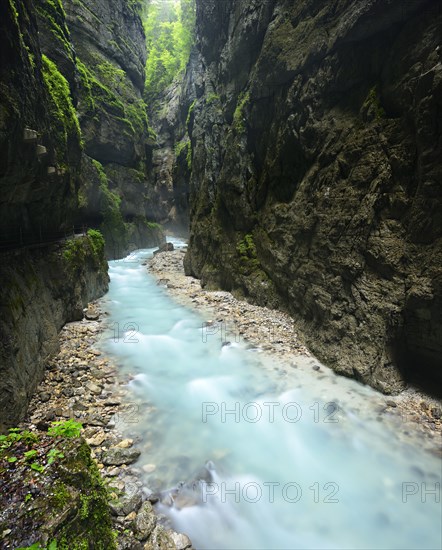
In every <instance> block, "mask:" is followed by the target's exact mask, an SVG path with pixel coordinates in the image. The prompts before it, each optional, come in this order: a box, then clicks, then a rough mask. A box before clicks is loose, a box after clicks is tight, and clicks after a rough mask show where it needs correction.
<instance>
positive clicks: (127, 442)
mask: <svg viewBox="0 0 442 550" xmlns="http://www.w3.org/2000/svg"><path fill="white" fill-rule="evenodd" d="M133 444H134V440H133V439H123V441H120V443H118V444H117V445H115V447H118V448H119V449H129V448H130V447H132V445H133Z"/></svg>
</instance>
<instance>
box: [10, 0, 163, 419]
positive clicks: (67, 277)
mask: <svg viewBox="0 0 442 550" xmlns="http://www.w3.org/2000/svg"><path fill="white" fill-rule="evenodd" d="M65 9H66V11H65ZM137 9H138V8H137V3H134V2H126V1H124V0H118V1H117V0H114V1H112V2H99V1H98V0H97V2H95V3H94V2H89V3H88V5H87V6H86V4H85V3H83V2H78V1H76V2H69V1H67V0H66V1H65V2H61V0H51V1H49V0H8V2H5V3H4V5H3V6H2V8H1V17H0V249H1V250H0V252H1V256H0V260H1V262H2V266H1V268H0V269H1V271H0V277H1V279H0V281H1V284H0V299H1V301H0V306H1V309H2V318H1V334H0V374H1V381H0V430H2V429H4V428H5V426H10V425H11V424H13V423H15V422H17V421H18V420H20V419H21V418H22V417H23V414H24V412H25V410H26V407H27V404H28V402H29V399H30V396H31V394H32V392H33V390H34V389H35V387H36V385H37V384H38V382H39V381H40V379H41V377H42V374H43V369H44V364H45V361H46V359H47V357H48V356H49V355H50V354H51V353H53V352H54V351H56V345H57V332H58V331H59V330H60V328H61V327H62V326H63V324H64V323H66V322H68V321H70V320H74V319H78V318H79V317H81V315H82V308H83V306H84V305H86V304H87V302H88V301H89V300H90V299H93V298H97V297H99V296H100V295H102V294H103V293H105V292H106V290H107V283H108V278H107V274H106V271H107V265H106V264H105V262H104V256H103V257H101V256H102V253H103V252H102V251H101V245H100V246H99V247H98V248H99V249H100V252H99V254H98V255H99V256H100V258H98V259H97V250H98V248H97V242H96V241H94V240H91V239H90V238H87V239H85V240H84V247H83V248H82V247H80V248H79V249H78V250H77V249H75V248H74V249H73V254H74V256H75V257H76V258H77V259H79V261H80V263H76V261H74V263H71V264H70V263H69V262H68V263H67V264H66V258H69V257H70V256H71V255H72V254H71V253H72V250H71V249H70V246H71V244H68V245H67V248H66V250H65V252H66V255H65V254H64V252H63V251H62V250H61V249H60V246H61V245H60V244H52V245H49V244H45V245H44V246H42V247H41V248H36V247H35V246H34V247H31V248H21V247H22V245H23V244H25V245H28V244H29V243H36V242H37V243H41V242H44V243H48V242H55V243H56V242H57V239H58V238H59V237H61V236H62V235H63V234H64V233H65V232H66V233H72V227H73V226H74V225H75V226H78V225H89V226H92V227H96V228H97V227H99V228H100V229H101V230H102V232H103V233H104V236H105V238H106V255H107V257H121V256H124V255H125V254H126V253H127V252H128V251H129V250H130V249H134V248H139V247H140V246H155V245H156V244H159V243H161V242H162V241H163V239H164V236H163V233H162V231H161V228H160V226H159V225H158V224H156V223H155V219H154V218H147V217H146V208H147V204H148V202H149V201H150V200H151V199H152V197H151V196H150V195H149V193H148V191H149V183H148V176H147V167H148V165H149V162H150V159H149V155H150V154H151V150H150V148H149V145H148V144H146V143H147V142H148V136H149V130H148V122H147V117H146V110H145V105H144V102H143V101H142V99H141V92H142V89H143V84H144V69H143V67H144V62H145V55H146V53H145V45H144V33H143V29H142V25H141V20H140V16H139V14H138V12H137ZM80 56H81V57H80ZM149 209H150V210H149V211H150V212H152V210H153V209H152V208H151V206H150V205H149ZM80 241H81V239H80V240H79V241H78V242H80ZM73 242H77V241H73ZM5 248H7V249H9V250H16V252H10V253H9V255H5V254H4V251H5Z"/></svg>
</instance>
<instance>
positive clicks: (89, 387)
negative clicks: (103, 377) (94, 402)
mask: <svg viewBox="0 0 442 550" xmlns="http://www.w3.org/2000/svg"><path fill="white" fill-rule="evenodd" d="M85 387H86V389H87V390H88V391H90V392H91V393H92V394H93V395H100V393H101V386H98V385H97V384H94V383H93V382H88V383H87V384H86V386H85Z"/></svg>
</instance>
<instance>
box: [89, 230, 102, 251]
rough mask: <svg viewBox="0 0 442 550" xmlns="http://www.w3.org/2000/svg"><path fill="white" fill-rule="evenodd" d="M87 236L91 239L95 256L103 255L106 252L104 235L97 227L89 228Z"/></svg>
mask: <svg viewBox="0 0 442 550" xmlns="http://www.w3.org/2000/svg"><path fill="white" fill-rule="evenodd" d="M87 236H88V238H89V240H90V243H91V246H92V250H93V251H94V254H95V256H97V258H100V257H102V256H103V254H104V237H103V235H102V234H101V232H100V231H97V230H96V229H89V230H88V232H87Z"/></svg>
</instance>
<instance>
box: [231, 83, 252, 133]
mask: <svg viewBox="0 0 442 550" xmlns="http://www.w3.org/2000/svg"><path fill="white" fill-rule="evenodd" d="M249 103H250V92H242V93H241V94H240V95H239V97H238V103H237V104H236V109H235V112H234V113H233V126H234V128H235V129H236V131H237V132H244V131H245V129H246V125H245V110H246V108H247V106H248V105H249Z"/></svg>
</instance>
